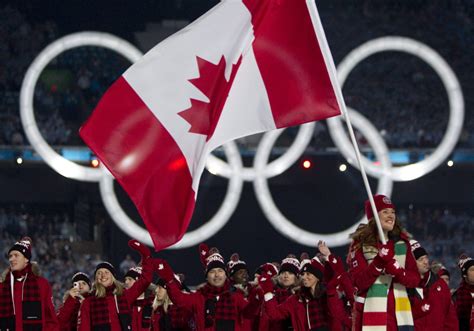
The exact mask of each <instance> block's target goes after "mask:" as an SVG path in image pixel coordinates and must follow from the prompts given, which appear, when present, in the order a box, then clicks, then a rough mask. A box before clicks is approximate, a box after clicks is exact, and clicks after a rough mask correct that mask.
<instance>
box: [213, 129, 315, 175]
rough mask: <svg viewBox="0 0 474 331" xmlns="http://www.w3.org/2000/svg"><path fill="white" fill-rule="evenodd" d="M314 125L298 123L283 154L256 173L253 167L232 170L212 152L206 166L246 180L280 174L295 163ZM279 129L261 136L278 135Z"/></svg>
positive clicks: (223, 173)
mask: <svg viewBox="0 0 474 331" xmlns="http://www.w3.org/2000/svg"><path fill="white" fill-rule="evenodd" d="M315 125H316V123H315V122H311V123H306V124H303V125H300V127H299V129H298V134H297V135H296V138H295V141H294V142H293V143H292V144H291V146H290V147H288V149H287V150H286V151H285V153H283V155H281V156H279V157H278V158H277V159H275V160H273V161H272V162H270V163H268V164H267V165H266V166H265V168H264V169H262V170H261V172H259V173H258V174H257V173H256V171H255V168H253V167H243V168H242V169H238V170H232V169H230V167H229V166H228V165H227V163H226V162H224V161H223V160H221V159H219V158H217V157H215V156H214V155H212V154H211V155H210V156H209V158H208V160H207V162H206V168H207V169H208V170H209V172H211V173H212V174H214V175H218V176H222V177H226V178H230V177H231V176H240V177H242V179H244V180H246V181H253V180H255V178H257V177H258V176H265V177H267V178H270V177H274V176H278V175H281V174H282V173H283V172H285V171H286V170H287V169H288V168H289V167H291V165H292V164H293V163H295V162H296V160H298V158H299V157H300V156H301V154H303V152H304V151H305V150H306V147H307V146H308V144H309V142H310V141H311V138H312V137H313V130H314V126H315ZM280 130H283V129H278V130H273V131H268V132H265V133H264V135H263V137H273V136H275V137H278V136H279V135H280V134H281V132H279V131H280ZM262 140H263V139H262ZM261 143H262V141H260V143H259V145H258V148H257V150H258V149H260V145H261Z"/></svg>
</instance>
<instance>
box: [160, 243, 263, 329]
mask: <svg viewBox="0 0 474 331" xmlns="http://www.w3.org/2000/svg"><path fill="white" fill-rule="evenodd" d="M199 250H200V256H201V262H202V263H203V265H204V266H205V271H206V280H207V282H206V284H205V286H203V287H201V288H200V289H199V290H198V291H196V292H194V293H185V292H182V291H181V289H180V286H179V282H178V280H176V278H175V277H174V273H173V270H172V269H171V267H170V266H169V265H168V263H167V262H166V261H165V260H162V259H155V270H156V271H157V273H158V275H159V276H160V278H163V279H164V280H165V281H166V285H167V290H168V295H169V297H170V299H171V301H172V302H173V304H175V305H177V306H178V307H183V308H185V309H187V310H190V311H191V312H192V313H193V316H194V320H195V322H196V330H198V331H201V330H206V331H211V330H212V331H234V330H235V331H240V330H242V327H243V321H244V319H245V318H252V317H253V316H255V314H256V313H257V312H258V309H259V306H260V304H261V301H260V300H259V298H261V295H260V296H258V293H256V292H254V293H251V294H249V297H248V299H246V298H244V295H243V294H242V293H241V292H239V291H237V290H236V289H235V287H233V286H232V285H231V284H230V282H229V280H228V279H227V274H226V272H225V267H226V266H225V263H224V258H223V257H222V255H220V254H219V252H218V251H217V250H216V249H210V250H209V249H208V247H207V246H206V245H204V244H201V245H200V246H199Z"/></svg>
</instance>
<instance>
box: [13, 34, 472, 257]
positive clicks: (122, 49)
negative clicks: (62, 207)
mask: <svg viewBox="0 0 474 331" xmlns="http://www.w3.org/2000/svg"><path fill="white" fill-rule="evenodd" d="M89 45H92V46H99V47H106V48H109V49H111V50H115V51H117V52H118V53H120V54H122V55H124V56H125V57H126V58H127V59H129V60H130V61H132V62H135V61H136V60H138V59H139V58H141V57H142V54H141V52H140V51H139V50H137V49H136V48H135V47H134V46H133V45H131V44H129V43H128V42H126V41H124V40H122V39H120V38H118V37H116V36H113V35H110V34H106V33H98V32H81V33H75V34H71V35H68V36H65V37H63V38H60V39H58V40H56V41H55V42H53V43H52V44H50V45H49V46H48V47H46V48H45V49H44V50H43V51H42V52H41V53H40V54H39V55H38V56H37V58H36V59H35V60H34V61H33V63H32V64H31V65H30V67H29V69H28V70H27V72H26V75H25V78H24V80H23V84H22V87H21V92H20V115H21V121H22V123H23V127H24V130H25V133H26V136H27V137H28V139H29V141H30V143H31V145H32V146H33V148H34V149H35V150H36V151H37V152H38V153H39V154H40V155H41V157H42V158H43V159H44V161H45V162H46V163H47V164H48V165H49V166H50V167H52V168H53V169H54V170H55V171H56V172H58V173H59V174H61V175H63V176H65V177H68V178H71V179H76V180H83V181H93V182H99V186H100V193H101V197H102V200H103V201H104V205H105V207H106V209H107V211H108V213H109V214H110V216H111V217H112V219H113V220H114V221H115V223H116V224H117V225H118V226H119V227H120V228H121V229H122V230H123V231H124V232H125V233H127V234H128V235H129V236H131V237H133V238H137V239H138V240H140V241H143V242H145V243H147V244H149V245H152V241H151V238H150V235H149V233H148V231H146V230H145V229H143V228H142V227H141V226H139V225H138V224H136V223H135V222H133V221H132V220H131V219H130V218H129V217H128V216H127V214H126V213H125V212H124V211H123V209H122V208H121V206H120V204H119V203H118V200H117V197H116V195H115V192H114V188H113V177H112V175H111V174H110V173H109V172H108V171H107V170H106V169H105V168H104V167H100V168H98V169H93V168H89V167H85V166H81V165H78V164H76V163H74V162H71V161H69V160H67V159H65V158H63V157H62V156H61V155H59V154H57V153H56V152H55V151H54V150H53V149H52V148H51V147H50V146H49V145H48V144H47V142H46V141H45V140H44V139H43V137H42V136H41V134H40V132H39V129H38V127H37V123H36V120H35V117H34V111H33V94H34V89H35V86H36V83H37V80H38V78H39V75H40V73H41V72H42V71H43V69H44V68H45V67H46V65H47V64H48V63H49V62H50V61H51V60H52V59H53V58H54V57H55V56H57V55H59V54H60V53H62V52H64V51H66V50H69V49H71V48H74V47H80V46H89ZM386 50H396V51H401V52H407V53H409V54H413V55H416V56H420V57H421V58H422V59H423V60H424V61H426V62H427V63H428V64H429V65H431V66H432V68H433V69H434V70H435V71H436V72H437V73H438V75H440V77H441V80H442V81H443V84H444V86H445V87H446V90H447V92H448V98H449V104H450V120H449V123H448V130H447V132H446V134H445V137H444V138H443V141H442V142H441V144H440V146H439V147H438V148H437V149H436V151H435V152H434V153H433V154H432V155H431V156H430V157H428V158H427V159H425V160H423V161H421V162H419V163H417V164H411V165H408V166H404V167H398V168H392V164H391V161H390V158H389V150H388V148H387V146H386V144H385V142H384V140H383V138H382V137H381V136H380V134H379V133H378V131H377V129H376V128H375V127H374V126H373V125H372V124H371V122H370V121H368V120H367V119H366V118H365V117H364V116H362V115H361V114H359V113H358V112H356V111H355V110H352V109H351V110H350V114H351V118H352V121H353V124H354V126H355V127H357V128H359V130H361V131H362V132H363V133H364V135H365V137H366V139H367V141H368V142H369V144H370V145H371V146H372V148H373V150H374V153H375V155H376V158H377V160H378V161H380V167H377V166H375V165H374V164H372V163H371V162H370V161H369V160H367V159H366V158H364V161H363V162H364V166H365V167H366V169H367V173H368V174H370V175H372V176H375V177H377V178H379V184H378V188H377V192H380V193H384V194H386V195H391V193H392V188H393V180H399V181H400V180H412V179H416V178H419V177H422V176H424V175H425V174H426V173H428V172H429V171H432V170H433V169H435V168H436V167H437V166H438V165H439V164H440V162H442V161H443V160H444V158H446V156H447V155H449V153H450V152H451V151H452V149H453V148H454V146H455V144H456V142H457V140H458V138H459V134H460V130H461V128H462V122H463V119H464V101H463V95H462V91H461V88H460V85H459V82H458V80H457V78H456V76H455V74H454V73H453V71H452V70H451V68H450V67H449V65H448V64H447V63H446V62H445V61H444V60H443V59H442V58H441V57H440V56H439V55H438V54H437V53H436V52H435V51H434V50H432V49H431V48H429V47H427V46H426V45H424V44H422V43H420V42H418V41H415V40H412V39H408V38H402V37H384V38H379V39H375V40H372V41H369V42H367V43H365V44H363V45H361V46H359V47H358V48H356V49H355V50H353V51H352V52H350V53H349V55H348V56H347V57H346V58H345V59H344V60H343V61H342V62H341V64H340V65H339V67H338V76H339V79H340V83H341V87H342V85H343V83H344V81H345V79H346V78H347V76H348V75H349V73H350V71H351V70H352V69H353V68H354V67H355V66H356V65H357V64H358V63H359V62H360V61H362V60H363V59H365V58H366V57H368V56H370V55H372V54H374V53H377V52H381V51H386ZM314 126H315V123H307V124H304V125H301V126H300V129H299V131H298V134H297V136H296V138H295V141H294V142H293V143H292V145H291V146H290V147H289V148H288V149H287V150H286V152H285V153H284V154H283V155H282V156H280V157H279V158H277V159H276V160H273V161H272V162H270V163H268V158H269V156H270V153H271V150H272V146H273V144H274V143H275V142H276V140H277V139H278V137H279V135H280V134H281V133H282V132H283V130H282V129H281V130H274V131H270V132H266V133H265V134H264V135H263V138H262V140H261V141H260V143H259V145H258V148H257V153H256V155H255V159H254V164H253V167H244V166H243V163H242V159H241V157H240V154H239V151H238V148H237V145H236V144H235V143H234V142H229V143H227V144H225V145H224V146H223V147H224V152H225V154H226V157H227V160H228V162H229V163H228V164H227V163H226V162H224V161H223V160H221V159H219V158H217V157H215V156H213V155H210V156H209V158H208V161H207V163H206V167H207V169H208V170H209V171H210V172H211V173H212V174H215V175H219V176H222V177H226V178H229V186H228V188H227V192H226V195H225V197H224V201H223V203H222V205H221V206H220V208H219V210H218V211H217V212H216V214H215V215H214V216H213V217H212V219H211V220H209V221H208V222H207V223H205V224H204V225H202V226H201V227H199V228H197V229H196V230H193V231H191V232H188V233H186V234H185V235H184V237H183V239H182V240H181V241H180V242H178V243H177V244H175V245H174V246H172V247H171V248H185V247H190V246H193V245H196V244H198V243H199V242H203V241H205V240H207V239H208V238H210V237H211V236H213V235H214V234H216V233H217V232H218V231H219V230H220V229H221V228H222V227H223V226H224V225H225V224H226V223H227V222H228V220H229V218H230V217H231V215H232V214H233V212H234V211H235V208H236V207H237V204H238V201H239V198H240V194H241V192H242V186H243V181H244V180H245V181H253V183H254V189H255V193H256V196H257V200H258V202H259V203H260V205H261V207H262V210H263V212H264V214H265V215H266V217H267V218H268V220H269V221H270V223H271V224H272V225H273V226H274V227H275V229H277V230H278V231H279V232H280V233H282V234H283V235H284V236H286V237H288V238H290V239H292V240H294V241H295V242H298V243H300V244H302V245H308V246H314V244H315V243H316V242H317V241H318V240H325V241H326V242H327V243H328V245H329V246H341V245H344V244H347V243H348V242H349V238H348V234H349V233H351V232H353V231H354V230H355V229H356V227H357V226H358V224H359V223H360V222H362V221H364V220H365V217H363V218H362V219H361V220H360V221H358V222H357V223H355V224H354V225H353V226H351V227H350V228H348V229H345V230H342V231H340V232H337V233H332V234H319V233H312V232H309V231H306V230H304V229H301V228H299V227H297V226H295V225H294V224H293V223H292V222H291V221H290V220H288V219H286V217H285V216H283V214H282V213H281V212H280V211H279V209H278V208H277V206H276V205H275V203H274V201H273V199H272V197H271V193H270V190H269V187H268V183H267V179H268V178H271V177H274V176H277V175H279V174H282V173H283V172H285V171H286V170H287V169H288V168H289V167H290V166H291V165H292V164H293V163H294V162H296V160H297V159H298V158H299V157H300V156H301V155H302V153H303V152H304V151H305V149H306V147H307V145H308V144H309V142H310V140H311V137H312V134H313V129H314ZM328 126H329V129H330V134H331V137H332V138H333V140H334V142H335V143H336V146H337V147H338V148H339V149H340V150H341V153H342V154H343V155H344V157H345V158H346V159H347V160H348V162H349V163H351V164H353V165H355V166H356V167H357V165H356V164H355V163H354V162H353V160H355V156H353V151H352V146H351V144H350V142H349V140H348V139H347V137H346V135H345V131H344V129H343V127H342V125H341V123H340V119H339V118H332V119H329V120H328Z"/></svg>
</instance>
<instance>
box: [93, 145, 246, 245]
mask: <svg viewBox="0 0 474 331" xmlns="http://www.w3.org/2000/svg"><path fill="white" fill-rule="evenodd" d="M223 147H224V152H225V154H226V156H227V160H228V161H229V164H230V167H231V168H232V171H234V173H237V171H238V169H242V168H243V164H242V159H241V157H240V153H239V150H238V149H237V146H236V144H235V143H231V144H225V145H224V146H223ZM242 186H243V180H242V179H241V178H240V176H231V177H230V180H229V186H228V187H227V192H226V195H225V198H224V201H223V202H222V204H221V206H220V208H219V210H218V211H217V212H216V214H215V215H214V216H213V217H212V218H211V219H210V220H209V221H208V222H207V223H205V224H203V225H202V226H200V227H199V228H197V229H196V230H193V231H190V232H187V233H186V234H185V235H184V237H183V238H182V239H181V240H180V241H179V242H178V243H176V244H174V245H173V246H171V247H168V248H171V249H179V248H186V247H191V246H194V245H198V244H199V243H201V242H203V241H205V240H207V239H208V238H210V237H212V236H213V235H215V234H216V233H217V232H218V231H219V230H220V229H222V227H223V226H224V225H226V223H227V222H228V220H229V218H230V217H231V216H232V214H233V213H234V211H235V208H236V207H237V205H238V203H239V199H240V194H241V192H242ZM100 194H101V196H102V201H103V202H104V205H105V208H106V209H107V211H108V212H109V214H110V216H111V217H112V219H113V220H114V221H115V223H116V224H117V225H118V227H119V228H120V229H122V231H124V232H125V233H127V234H128V235H129V236H130V237H132V238H135V239H137V240H139V241H141V242H143V243H146V244H147V245H150V246H153V242H152V240H151V237H150V234H149V232H148V231H147V230H145V229H144V228H142V227H141V226H139V225H138V224H136V223H135V222H133V221H132V220H131V219H130V218H129V217H128V215H127V214H126V213H125V212H124V211H123V210H122V208H121V207H120V204H119V202H118V200H117V197H116V195H115V191H114V186H113V177H112V176H111V175H108V176H103V177H102V180H101V181H100Z"/></svg>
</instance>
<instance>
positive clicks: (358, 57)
mask: <svg viewBox="0 0 474 331" xmlns="http://www.w3.org/2000/svg"><path fill="white" fill-rule="evenodd" d="M384 51H399V52H405V53H408V54H411V55H415V56H417V57H419V58H420V59H422V60H424V61H425V62H426V63H427V64H428V65H430V66H431V68H433V70H434V71H435V72H436V73H437V74H438V75H439V77H440V78H441V81H442V82H443V85H444V87H445V88H446V92H447V94H448V100H449V109H450V114H449V122H448V128H447V131H446V133H445V135H444V137H443V139H442V140H441V143H440V145H439V146H438V147H437V148H436V150H435V151H434V152H433V154H431V155H430V156H428V157H427V158H425V159H424V160H422V161H419V162H417V163H412V164H409V165H406V166H401V167H396V168H392V170H391V172H390V173H389V174H388V175H389V176H390V177H391V178H392V179H393V180H396V181H410V180H413V179H417V178H420V177H422V176H424V175H426V174H427V173H429V172H430V171H432V170H434V169H435V168H436V167H438V166H439V165H440V164H441V163H442V162H443V161H444V160H446V158H447V157H448V156H449V154H450V153H451V152H452V151H453V149H454V147H455V146H456V143H457V142H458V139H459V136H460V135H461V130H462V126H463V121H464V98H463V94H462V90H461V86H460V84H459V81H458V79H457V78H456V75H455V74H454V72H453V71H452V69H451V67H450V66H449V65H448V64H447V63H446V61H445V60H444V59H443V58H442V57H441V56H440V55H439V54H438V53H437V52H436V51H434V50H433V49H432V48H430V47H428V46H426V45H425V44H422V43H420V42H419V41H416V40H413V39H409V38H403V37H382V38H378V39H373V40H371V41H368V42H366V43H365V44H362V45H360V46H359V47H357V48H356V49H354V50H353V51H351V52H350V53H349V54H348V55H347V56H346V57H345V58H344V59H343V60H342V62H341V63H340V64H339V66H338V68H337V72H338V78H339V83H340V84H341V89H342V86H343V85H344V82H345V81H346V78H347V76H348V75H349V73H350V72H351V71H352V69H354V67H355V66H356V65H357V64H358V63H359V62H361V61H362V60H364V59H366V58H367V57H369V56H370V55H373V54H375V53H378V52H384ZM351 115H352V113H351ZM327 123H328V127H329V132H330V134H331V137H332V139H333V140H334V143H335V144H336V146H337V147H338V148H339V150H340V151H341V153H342V154H343V155H344V157H345V158H346V159H347V161H348V162H349V163H351V164H352V165H353V166H355V167H357V168H359V165H358V164H357V162H354V160H355V154H354V151H353V147H352V144H351V143H350V141H349V139H348V138H347V136H346V134H345V132H344V131H343V130H342V124H341V119H340V118H338V117H333V118H330V119H328V120H327ZM335 132H338V134H336V133H335ZM362 162H363V163H364V167H365V169H366V170H367V173H368V174H369V175H372V176H374V177H377V178H380V177H381V176H383V174H382V172H381V169H380V168H378V167H377V166H376V165H375V164H373V163H372V162H371V161H370V160H368V159H367V158H366V157H364V156H362Z"/></svg>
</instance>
